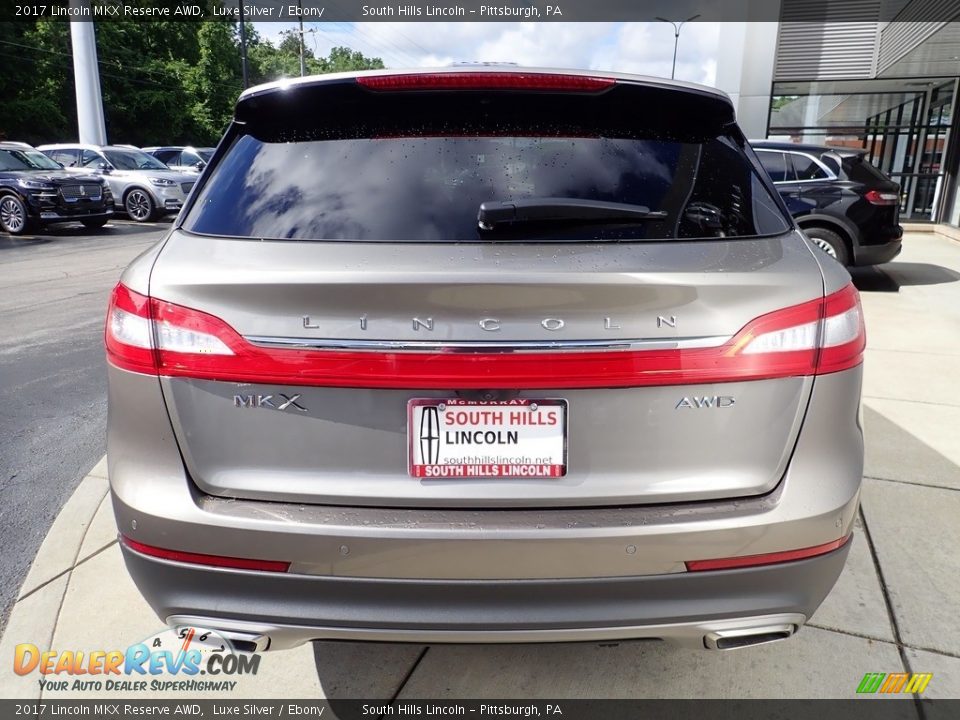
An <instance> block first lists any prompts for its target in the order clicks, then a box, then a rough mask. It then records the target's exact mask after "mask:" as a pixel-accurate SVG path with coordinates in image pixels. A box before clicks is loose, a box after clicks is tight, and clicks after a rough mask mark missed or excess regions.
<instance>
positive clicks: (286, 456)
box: [106, 66, 865, 650]
mask: <svg viewBox="0 0 960 720" xmlns="http://www.w3.org/2000/svg"><path fill="white" fill-rule="evenodd" d="M864 343H865V334H864V326H863V318H862V314H861V309H860V303H859V296H858V294H857V292H856V290H855V289H854V288H853V286H852V285H851V283H850V277H849V275H848V274H847V272H846V270H844V268H843V267H841V266H840V265H839V264H838V263H837V262H835V261H834V260H833V259H832V258H830V257H828V256H827V255H826V254H824V253H823V252H822V251H820V250H819V249H817V248H815V247H814V246H812V245H811V244H810V243H809V241H808V240H806V239H805V238H804V236H803V235H802V234H801V233H800V232H799V231H798V230H797V229H796V227H795V225H794V222H793V220H792V219H791V217H790V215H789V213H788V212H787V210H786V208H785V207H784V205H783V202H782V200H781V199H780V198H779V196H778V193H777V191H776V189H775V188H774V187H773V185H772V184H771V182H770V180H769V178H768V177H767V175H766V173H765V172H764V171H763V169H762V167H761V166H760V164H759V162H758V160H757V158H756V156H755V154H754V152H753V151H752V150H751V149H750V147H749V145H748V144H747V143H746V141H745V139H744V137H743V135H742V133H741V131H740V130H739V129H738V127H737V125H736V123H735V120H734V111H733V108H732V106H731V104H730V101H729V99H728V98H727V97H726V96H725V95H723V94H722V93H719V92H717V91H714V90H711V89H708V88H704V87H699V86H695V85H687V84H683V83H675V82H672V81H667V80H660V79H651V78H641V77H635V76H629V75H620V74H597V73H589V72H573V71H559V70H530V69H521V68H516V67H510V68H499V67H484V66H478V67H470V68H462V67H460V68H456V67H455V68H449V69H443V70H430V71H411V72H398V71H377V72H371V73H349V74H337V75H329V76H323V77H309V78H303V79H299V80H290V81H284V82H282V83H277V84H272V85H265V86H261V87H257V88H253V89H251V90H248V91H246V92H245V93H244V94H243V95H242V96H241V97H240V99H239V101H238V103H237V107H236V114H235V118H234V121H233V123H232V124H231V126H230V127H229V129H228V130H227V132H226V135H225V136H224V138H223V139H222V141H221V142H220V144H219V146H218V148H217V150H216V152H215V154H214V156H213V157H212V158H211V161H210V164H209V166H208V167H207V169H206V172H205V173H204V174H203V176H202V177H201V178H200V179H199V181H198V184H197V187H196V188H195V189H194V191H193V192H192V193H191V195H190V197H189V199H188V200H187V203H186V206H185V208H184V210H183V211H182V212H181V214H180V215H179V217H178V219H177V220H176V222H175V224H174V226H173V228H172V229H171V231H170V232H169V233H168V235H167V236H166V237H165V239H164V240H163V241H162V242H160V243H159V244H157V245H156V246H155V247H153V248H152V249H151V250H149V251H147V252H146V253H144V254H143V255H142V256H140V257H139V258H138V259H136V260H135V261H134V262H133V263H132V264H131V265H130V267H129V268H127V270H126V271H125V272H124V273H123V276H122V278H121V280H120V284H119V285H117V287H116V289H115V291H114V293H113V296H112V300H111V304H110V308H109V310H108V316H107V324H106V349H107V355H108V360H109V366H110V367H109V383H110V388H109V396H110V413H109V473H110V483H111V488H112V497H113V505H114V510H115V514H116V518H117V522H118V525H119V532H120V535H121V544H122V549H123V555H124V559H125V561H126V564H127V568H128V569H129V572H130V574H131V576H132V577H133V579H134V581H135V582H136V584H137V586H138V587H139V589H140V591H141V592H142V593H143V595H144V596H145V597H146V599H147V601H148V602H149V603H150V605H151V606H152V607H153V609H154V610H155V611H156V612H157V614H158V615H159V616H160V617H161V618H162V619H163V620H164V621H166V622H168V623H170V624H174V625H185V624H189V625H194V626H198V627H204V628H212V629H215V630H218V631H220V632H221V634H223V635H224V636H226V637H229V638H232V639H233V640H234V641H236V642H237V643H239V644H240V646H241V647H244V648H248V649H264V648H270V649H277V648H286V647H290V646H293V645H296V644H298V643H303V642H307V641H311V640H319V639H346V640H370V641H389V642H405V641H409V642H417V643H443V642H457V643H461V642H542V641H557V642H559V641H601V640H609V639H627V638H662V639H665V640H671V641H675V642H679V643H682V644H687V645H691V646H696V647H706V648H710V649H718V650H722V649H730V648H737V647H745V646H749V645H753V644H758V643H763V642H770V641H774V640H779V639H783V638H787V637H789V636H791V635H792V634H794V633H795V632H796V631H797V630H798V629H799V628H800V627H801V626H802V625H803V624H804V622H805V621H807V620H808V619H809V618H810V617H811V615H812V614H813V613H814V611H815V610H816V609H817V607H818V606H819V605H820V603H821V602H822V601H823V599H824V597H825V596H826V595H827V593H828V592H829V591H830V589H831V587H832V586H833V584H834V583H835V581H836V580H837V577H838V576H839V575H840V572H841V570H842V568H843V564H844V561H845V559H846V556H847V553H848V551H849V547H850V539H851V532H852V527H853V522H854V515H855V513H856V510H857V505H858V499H859V491H860V482H861V474H862V466H863V436H862V430H861V423H860V420H859V411H860V387H861V367H862V359H863V351H864Z"/></svg>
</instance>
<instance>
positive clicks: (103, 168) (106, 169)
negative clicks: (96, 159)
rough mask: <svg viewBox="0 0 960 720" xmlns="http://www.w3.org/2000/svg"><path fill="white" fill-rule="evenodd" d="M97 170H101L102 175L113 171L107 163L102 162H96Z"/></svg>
mask: <svg viewBox="0 0 960 720" xmlns="http://www.w3.org/2000/svg"><path fill="white" fill-rule="evenodd" d="M97 171H99V172H102V173H103V174H104V175H109V174H110V173H112V172H113V168H112V167H110V165H109V164H107V163H105V162H102V163H97Z"/></svg>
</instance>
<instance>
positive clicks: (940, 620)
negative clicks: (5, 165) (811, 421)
mask: <svg viewBox="0 0 960 720" xmlns="http://www.w3.org/2000/svg"><path fill="white" fill-rule="evenodd" d="M118 227H119V226H118ZM138 230H140V228H134V229H133V230H128V231H127V232H134V231H138ZM115 232H116V233H117V234H118V237H114V236H113V235H111V236H110V237H109V238H102V239H99V240H93V241H89V242H90V243H91V249H90V250H89V251H88V254H90V255H93V254H94V253H96V252H99V250H98V249H99V248H102V249H103V252H104V255H103V256H102V257H101V258H100V262H101V263H102V264H103V265H104V267H105V266H106V265H110V268H111V269H110V270H109V271H107V270H106V269H104V267H98V266H97V263H96V262H91V263H89V264H88V263H87V262H86V260H84V261H83V262H84V264H85V265H86V266H88V267H90V269H89V270H88V271H87V277H86V279H85V281H84V284H85V286H86V287H85V288H84V289H83V292H89V293H91V294H92V296H93V297H94V298H95V302H92V307H93V310H91V312H94V317H91V318H85V317H84V316H85V315H87V314H89V313H87V312H86V311H81V310H79V309H78V308H76V307H71V308H70V309H67V308H66V307H65V306H66V305H67V304H68V303H70V302H72V303H74V304H79V303H80V302H81V293H80V292H78V291H77V290H73V291H67V290H66V289H65V288H67V286H69V284H70V283H69V282H68V279H67V278H63V275H64V273H63V272H62V271H60V270H59V266H58V268H56V269H50V268H49V267H48V265H49V264H51V262H52V263H54V264H56V261H57V255H56V254H55V253H54V254H51V255H50V256H49V257H48V258H47V259H46V260H45V259H43V258H41V257H37V258H36V260H37V264H36V266H35V267H34V265H33V264H32V263H30V262H29V259H22V261H21V262H22V263H23V265H22V270H21V272H20V273H19V274H18V277H21V282H20V284H19V285H17V284H16V283H15V282H14V280H13V278H12V277H11V276H10V275H9V274H8V273H7V272H6V270H7V268H8V267H15V266H16V263H15V262H14V263H11V262H10V261H9V260H8V259H7V258H8V257H14V256H13V255H10V254H9V251H8V250H0V268H2V269H0V310H2V312H3V315H0V328H3V330H2V331H0V332H2V335H3V336H4V339H3V340H2V343H3V344H0V350H2V354H0V362H2V363H4V364H0V373H4V374H3V375H2V381H0V386H3V388H4V390H3V392H4V393H5V395H4V397H6V393H7V392H8V391H7V389H6V386H7V382H6V368H7V364H6V363H7V358H8V356H9V355H13V356H14V357H19V356H18V355H17V354H16V353H15V352H14V351H13V350H9V351H8V349H7V346H8V344H9V343H10V338H17V339H20V341H21V343H22V344H24V345H27V348H26V349H25V350H24V351H23V352H25V353H28V354H27V355H26V357H24V358H23V359H22V360H21V362H20V363H19V364H18V365H17V367H19V368H20V372H21V373H22V379H21V380H19V381H18V384H19V385H21V386H23V385H26V387H27V388H29V387H31V386H30V385H29V384H28V371H29V373H32V376H33V377H35V378H37V379H35V380H34V381H33V382H34V383H35V384H38V385H39V384H42V382H43V380H42V378H39V377H38V376H39V375H43V376H44V377H46V378H47V380H46V382H48V383H53V384H54V385H56V384H57V383H58V382H61V381H60V380H59V379H58V378H59V377H61V374H66V376H67V377H68V378H71V377H72V378H73V380H72V382H73V383H76V384H78V385H79V384H81V383H79V381H78V380H77V377H80V378H86V381H85V383H84V390H83V392H80V391H79V390H78V391H77V394H78V395H80V396H82V397H78V398H77V399H76V400H75V401H74V400H71V405H70V407H72V408H73V410H70V409H69V408H67V407H66V406H65V405H63V404H62V403H61V402H60V401H59V400H58V398H57V397H56V393H53V395H52V397H51V399H50V400H49V402H50V407H49V409H48V410H46V412H43V411H42V408H41V409H32V410H30V412H31V413H32V415H31V416H30V418H28V419H26V420H25V419H24V418H22V417H21V414H20V413H19V412H18V413H16V415H15V416H16V417H18V418H20V420H19V422H20V423H21V425H22V424H23V423H28V424H32V425H33V426H37V427H41V428H42V427H46V426H48V425H49V426H59V430H58V431H57V432H56V433H49V431H48V434H46V435H44V436H42V437H40V438H36V439H34V438H33V436H31V435H30V434H29V433H24V434H20V435H18V436H17V438H19V439H16V438H15V440H14V444H16V443H20V444H24V443H25V444H27V445H28V449H27V451H25V452H24V453H22V454H21V456H20V457H21V458H22V463H21V464H22V466H23V468H24V472H29V474H30V477H31V478H34V480H33V481H34V482H37V483H40V482H41V481H43V487H44V488H45V492H44V493H43V494H48V495H50V496H51V497H48V498H44V499H43V500H42V501H41V500H38V499H37V498H30V499H29V500H27V499H26V498H25V494H26V493H25V491H21V493H20V494H19V495H14V496H13V497H14V499H16V498H17V497H19V498H20V509H19V510H16V509H13V510H10V509H6V508H4V506H5V505H6V500H5V498H6V493H7V491H8V489H9V488H8V483H5V484H4V486H3V487H2V492H3V493H5V494H4V496H3V497H2V498H0V508H4V512H5V513H9V514H4V515H3V519H2V522H0V526H5V525H6V523H7V522H8V520H7V518H8V517H9V516H10V515H14V516H15V522H20V523H22V526H23V527H28V528H29V537H30V538H31V547H35V546H36V544H37V541H38V539H39V538H40V537H41V536H42V535H43V533H44V532H45V530H46V528H47V526H48V525H49V518H50V516H51V515H52V513H54V512H55V510H56V507H58V504H59V502H60V501H59V500H55V499H54V498H53V497H52V496H53V495H54V494H55V495H56V497H57V498H63V497H66V496H68V495H71V492H70V491H71V490H72V488H73V487H74V485H75V484H76V483H77V480H78V479H79V477H80V475H82V474H83V473H84V472H85V469H86V468H85V467H84V463H83V462H81V461H80V460H79V457H78V456H79V455H80V454H81V453H82V452H89V455H88V456H87V458H88V459H90V458H92V459H93V460H95V459H97V454H98V453H99V452H101V451H102V440H97V439H96V438H94V439H92V440H90V441H88V442H86V445H87V447H86V448H85V443H84V441H83V437H84V435H83V434H81V435H79V436H77V437H74V435H73V434H72V428H74V427H76V426H83V428H84V429H85V431H88V430H90V428H93V427H95V428H97V432H101V431H102V426H103V403H102V395H98V393H102V384H103V381H102V360H100V358H99V355H98V353H99V347H98V344H99V341H100V340H99V333H100V328H99V324H100V314H101V312H102V305H103V302H104V300H105V294H106V292H107V291H108V290H109V287H110V286H111V285H112V284H113V282H114V281H115V277H116V274H117V272H119V269H120V266H122V265H123V264H124V262H125V260H120V258H119V255H118V254H117V253H119V252H120V250H119V248H123V249H124V250H127V251H129V255H130V256H132V255H133V254H134V253H135V252H136V251H137V250H138V249H139V248H136V247H134V245H135V244H137V243H140V246H141V247H142V246H144V245H145V244H146V242H148V241H149V240H148V238H146V237H145V236H140V237H136V236H135V235H127V236H123V235H120V233H122V232H123V231H121V230H117V231H115ZM0 242H2V241H0ZM57 242H60V240H59V239H58V240H57ZM85 242H86V241H85ZM60 244H61V245H62V244H64V243H60ZM904 244H905V247H906V249H905V250H904V253H903V255H902V256H901V257H900V258H898V259H897V261H896V262H893V263H890V264H888V265H886V266H883V267H882V268H879V269H878V268H871V269H864V270H858V271H856V272H855V280H856V282H857V284H858V286H859V287H860V288H861V290H862V291H863V304H864V311H865V314H866V318H867V328H868V330H867V334H868V349H867V358H866V370H865V384H864V425H865V431H866V438H867V456H866V467H865V473H864V474H865V480H864V490H863V496H862V512H861V515H860V516H859V517H858V522H857V529H856V537H855V540H854V544H853V547H852V549H851V553H850V557H849V560H848V563H847V566H846V568H845V570H844V573H843V575H842V576H841V578H840V580H839V582H838V584H837V586H836V588H835V589H834V591H833V592H832V593H831V594H830V596H829V597H828V598H827V600H826V602H825V603H824V605H823V606H822V607H821V609H820V610H819V611H818V612H817V613H816V615H815V616H814V617H813V618H812V619H811V621H810V622H809V623H808V626H807V627H806V628H805V629H804V630H802V631H801V633H800V634H799V635H798V636H797V637H796V638H795V639H791V640H790V641H788V642H783V643H776V644H773V645H768V646H764V647H758V648H749V649H745V650H742V651H737V652H731V653H710V652H704V651H695V650H681V649H677V648H674V647H672V646H669V645H664V644H661V643H624V644H620V645H608V646H599V645H590V644H587V645H569V644H559V645H526V646H429V647H422V646H416V645H377V644H362V643H315V644H314V645H313V647H301V648H297V649H295V650H290V651H285V652H278V653H267V654H266V655H265V656H264V657H263V663H262V665H261V668H260V673H259V674H258V675H256V676H247V677H244V678H241V681H240V683H239V685H238V687H237V688H236V689H234V690H231V691H229V692H226V693H225V694H220V695H219V697H221V698H230V699H239V698H244V697H245V698H254V697H260V698H264V697H274V698H291V697H317V696H324V697H327V698H332V699H336V698H370V699H382V700H384V701H388V702H389V701H394V700H397V699H411V698H428V699H443V698H446V699H457V698H542V699H544V700H550V699H562V698H575V697H594V698H596V697H607V698H640V697H648V698H657V697H660V698H723V697H727V698H738V697H744V698H747V697H762V698H817V697H831V698H852V697H855V696H856V695H855V690H856V687H857V684H858V683H859V681H860V679H861V678H862V677H863V675H864V673H867V672H870V673H874V672H881V673H893V672H918V673H919V672H922V673H927V672H929V673H933V679H932V680H931V682H930V684H929V686H928V688H927V690H926V692H925V693H924V695H923V697H924V698H960V618H958V615H957V608H958V604H957V597H960V554H958V553H957V552H956V549H957V547H960V520H958V518H960V442H958V441H957V437H958V430H957V429H958V428H960V400H958V399H957V398H958V397H960V376H958V374H957V367H958V362H960V243H956V242H952V241H950V240H946V239H944V238H941V237H936V236H933V235H930V234H911V235H908V236H907V238H906V239H905V243H904ZM109 246H113V249H112V250H110V249H109ZM24 250H26V252H27V253H29V250H27V249H26V248H19V249H17V250H16V252H18V253H20V255H21V258H22V257H23V255H24V254H25V253H23V252H22V251H24ZM67 257H70V256H69V255H68V256H67ZM68 262H74V263H77V264H79V263H80V262H81V261H80V260H78V259H77V258H76V257H73V258H72V260H68ZM114 263H115V264H114ZM78 271H79V270H78ZM58 273H59V277H61V278H63V279H61V280H57V281H56V282H54V280H53V278H54V277H57V274H58ZM67 275H68V276H69V272H68V273H67ZM31 277H33V278H34V281H35V282H41V281H42V279H44V278H46V279H47V285H46V289H45V290H44V291H43V298H44V303H45V304H49V299H50V297H56V298H61V297H62V298H63V299H62V300H60V301H58V302H56V303H54V306H53V310H54V312H49V311H41V310H40V308H41V307H43V304H41V303H40V302H38V300H37V299H36V295H39V294H40V292H39V291H38V292H37V293H36V295H34V299H33V300H32V301H27V291H26V290H25V289H24V288H26V287H28V284H29V278H31ZM18 288H19V292H18ZM70 298H72V300H70ZM83 302H87V301H86V300H84V301H83ZM14 307H18V308H21V309H20V310H17V311H13V312H12V314H13V315H16V317H17V318H18V319H16V320H14V319H12V318H11V319H7V318H6V316H7V315H11V311H12V309H13V308H14ZM8 308H9V309H8ZM33 313H37V315H36V317H35V318H34V319H33V320H29V321H28V320H25V319H24V316H25V315H26V316H29V315H31V314H33ZM59 313H65V314H67V315H68V316H69V317H70V318H71V328H73V327H74V326H76V327H78V328H81V329H82V336H83V339H82V342H81V338H79V337H78V336H74V337H73V339H72V340H73V341H72V343H71V345H72V346H75V347H77V348H79V347H81V345H82V344H84V343H86V344H87V345H88V347H90V348H91V349H90V350H89V351H88V353H87V355H86V356H82V357H86V358H87V360H88V362H89V365H86V366H84V367H86V368H87V369H86V370H85V371H83V372H81V373H80V374H79V375H77V374H71V373H73V368H72V367H71V363H73V364H77V365H80V364H82V363H81V362H80V360H78V359H76V358H74V357H73V353H72V352H67V353H66V355H63V353H64V351H63V348H62V342H61V341H60V340H59V336H62V334H63V332H62V329H61V328H60V327H59V326H57V325H56V323H61V325H62V324H63V323H62V320H61V319H60V317H59ZM8 323H11V324H8ZM43 328H45V330H43ZM24 338H27V340H26V341H24ZM30 348H36V349H35V350H33V351H32V352H33V354H32V355H31V354H29V353H30V352H31V350H30ZM44 351H45V352H46V353H49V354H50V355H52V356H54V357H55V358H61V359H59V360H57V361H56V362H54V361H52V360H51V362H49V363H44V362H40V361H39V360H38V357H39V356H40V355H41V354H43V352H44ZM61 356H62V357H61ZM31 363H32V365H31ZM24 364H26V367H25V366H24ZM61 365H62V366H63V367H60V366H61ZM98 373H100V374H99V375H98ZM21 392H23V391H21ZM13 395H17V391H14V392H13ZM71 397H72V395H71ZM41 404H42V403H41ZM0 407H2V406H0ZM0 412H5V413H9V414H10V416H14V414H13V413H12V412H11V411H10V409H9V408H6V407H3V408H2V410H0ZM71 412H75V413H78V414H79V415H80V417H81V418H82V419H81V420H79V421H74V420H71V421H68V420H67V418H69V417H70V416H71ZM2 417H3V418H4V423H9V422H10V421H9V420H8V419H7V417H8V416H7V415H4V416H2ZM4 427H6V425H4ZM18 427H19V426H18ZM3 442H4V443H5V444H6V446H9V445H10V442H9V440H7V439H5V440H4V441H3ZM97 442H100V445H99V446H97V444H96V443H97ZM53 443H58V447H57V450H56V454H57V457H58V458H59V459H58V460H57V461H55V462H54V461H49V460H48V455H49V453H50V447H52V444H53ZM97 447H99V448H100V450H97V449H96V448H97ZM4 452H5V453H6V450H5V451H4ZM3 457H4V461H3V462H4V463H6V462H7V460H6V456H5V455H4V456H3ZM64 458H69V462H68V461H67V460H65V459H64ZM90 464H92V462H91V463H90ZM4 467H6V465H4ZM38 468H43V470H39V469H38ZM78 468H79V474H78V472H77V469H78ZM5 477H7V476H6V475H4V476H3V478H0V479H4V478H5ZM38 477H40V478H41V479H40V480H37V479H36V478H38ZM49 486H54V487H53V488H51V487H49ZM106 492H107V480H106V466H105V464H104V463H103V462H102V461H101V462H100V463H98V464H97V466H96V467H95V468H93V469H92V470H91V471H90V473H89V475H88V476H87V477H86V478H84V479H83V481H82V483H80V485H79V487H78V488H77V490H76V492H75V493H73V494H72V496H71V497H70V500H69V502H67V504H66V506H65V507H64V508H63V510H62V511H61V512H60V514H59V516H58V517H57V519H56V522H55V523H54V524H53V528H52V529H51V530H50V533H49V535H48V537H47V539H46V540H45V541H44V542H43V544H42V547H41V548H40V551H39V553H38V554H37V557H36V559H35V560H34V562H33V566H32V567H31V568H30V571H29V575H28V576H27V578H26V580H25V581H24V582H23V586H22V587H21V588H20V591H19V594H18V596H17V602H16V605H15V608H14V610H13V612H12V613H11V614H10V617H9V623H8V626H7V627H6V631H5V632H4V634H3V637H2V638H0V697H21V698H34V699H36V698H39V697H41V691H40V689H39V688H38V686H37V683H36V680H35V678H32V677H19V676H14V675H13V674H12V672H11V671H10V667H9V665H5V664H4V663H3V662H2V659H3V658H8V657H11V656H12V654H13V644H15V643H19V642H34V643H37V644H38V645H41V646H43V647H52V648H70V649H78V650H90V649H92V648H114V647H117V648H123V647H127V646H128V645H129V644H130V643H132V642H138V641H141V640H142V639H144V638H149V637H151V636H152V634H154V633H156V632H158V631H159V629H160V622H159V621H158V620H157V618H156V617H154V616H153V615H152V613H151V612H150V610H149V608H147V607H146V605H145V603H144V602H143V600H142V598H141V597H140V596H139V594H138V593H137V591H136V589H135V587H134V586H133V584H132V582H131V581H130V579H129V577H128V576H127V573H126V571H125V569H124V567H123V564H122V561H121V558H120V553H119V550H118V548H117V545H116V526H115V524H114V523H113V518H112V513H111V511H110V504H109V501H108V500H106ZM32 494H34V495H39V494H41V493H36V492H34V493H32ZM30 507H35V508H41V507H42V508H43V512H44V513H45V514H43V515H42V517H43V520H42V522H39V521H38V520H37V517H35V516H31V517H25V515H26V513H28V512H30V511H29V510H27V509H26V508H30ZM3 532H5V533H10V534H9V535H4V536H3V543H4V544H3V547H4V549H5V550H6V551H7V552H8V553H9V552H10V549H11V548H13V547H16V545H17V544H23V538H22V537H20V536H16V531H10V530H8V529H6V528H5V527H3ZM17 552H18V553H19V554H18V555H16V557H17V558H20V557H26V556H27V555H29V554H30V552H32V551H31V550H30V549H28V548H19V549H18V551H17ZM4 562H8V560H7V559H6V558H5V559H4ZM24 562H28V560H25V561H24ZM4 572H5V573H7V575H5V577H9V578H11V580H10V582H11V583H12V586H13V587H17V586H18V585H19V580H18V578H19V576H20V575H22V570H17V571H12V570H9V569H6V568H5V569H4ZM18 573H19V575H18ZM92 694H93V695H94V696H98V697H103V695H102V693H96V692H93V693H92ZM42 697H43V698H44V699H46V698H55V697H69V698H73V699H78V698H80V697H82V694H80V693H78V692H76V691H72V690H65V691H63V692H60V691H56V690H44V691H43V692H42ZM178 697H180V698H181V699H182V698H184V697H185V696H183V695H180V696H178ZM885 700H886V701H887V702H890V700H889V698H886V699H885ZM898 706H899V708H900V709H901V710H902V711H903V717H905V718H920V719H921V720H934V719H936V720H939V718H944V719H946V718H947V717H956V715H955V714H953V715H950V714H949V713H950V712H951V711H953V710H955V709H956V708H955V706H954V707H944V706H938V707H931V706H928V705H926V704H918V705H915V704H914V703H911V702H909V700H908V701H907V702H905V703H900V704H898ZM941 711H943V712H941Z"/></svg>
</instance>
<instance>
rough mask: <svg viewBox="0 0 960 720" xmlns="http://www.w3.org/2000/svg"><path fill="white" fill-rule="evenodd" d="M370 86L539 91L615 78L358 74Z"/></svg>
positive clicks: (586, 87)
mask: <svg viewBox="0 0 960 720" xmlns="http://www.w3.org/2000/svg"><path fill="white" fill-rule="evenodd" d="M357 84H358V85H362V86H363V87H365V88H367V89H368V90H378V91H390V92H396V91H400V90H534V91H540V92H545V91H546V92H600V91H602V90H606V89H607V88H610V87H613V86H614V85H615V84H616V80H614V79H613V78H605V77H595V76H590V75H564V74H553V73H528V72H506V73H505V72H449V73H411V74H408V75H373V76H369V77H358V78H357Z"/></svg>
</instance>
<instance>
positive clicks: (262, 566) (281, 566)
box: [120, 535, 290, 572]
mask: <svg viewBox="0 0 960 720" xmlns="http://www.w3.org/2000/svg"><path fill="white" fill-rule="evenodd" d="M120 540H121V542H123V544H124V545H126V546H127V547H128V548H130V549H131V550H136V551H137V552H138V553H140V554H142V555H149V556H150V557H155V558H160V559H161V560H172V561H174V562H182V563H189V564H190V565H210V566H213V567H224V568H233V569H235V570H259V571H261V572H287V570H289V569H290V563H288V562H281V561H279V560H252V559H250V558H238V557H228V556H225V555H206V554H204V553H192V552H182V551H180V550H168V549H166V548H159V547H155V546H153V545H145V544H143V543H141V542H137V541H136V540H131V539H130V538H128V537H127V536H125V535H121V536H120Z"/></svg>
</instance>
